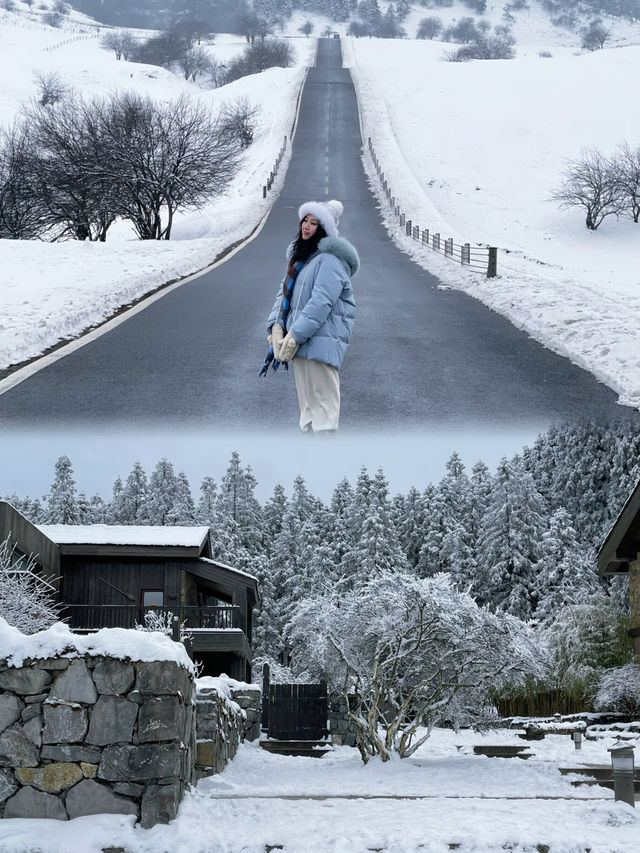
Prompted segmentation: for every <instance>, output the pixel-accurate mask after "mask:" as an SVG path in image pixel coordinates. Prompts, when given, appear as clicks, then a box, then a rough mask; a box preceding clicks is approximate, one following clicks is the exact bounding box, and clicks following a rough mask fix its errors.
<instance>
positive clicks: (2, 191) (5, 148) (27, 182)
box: [0, 122, 47, 240]
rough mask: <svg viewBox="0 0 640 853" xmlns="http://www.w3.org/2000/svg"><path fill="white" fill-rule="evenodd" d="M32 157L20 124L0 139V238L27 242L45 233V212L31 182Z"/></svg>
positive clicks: (29, 139) (26, 133)
mask: <svg viewBox="0 0 640 853" xmlns="http://www.w3.org/2000/svg"><path fill="white" fill-rule="evenodd" d="M34 156H35V151H34V147H33V140H32V137H31V134H30V133H29V130H28V128H27V126H26V124H25V123H24V122H16V123H15V124H14V125H13V127H12V128H11V129H10V130H8V131H5V132H4V133H3V134H2V136H1V137H0V238H4V239H11V240H31V239H34V238H35V237H39V236H41V234H42V233H43V232H44V231H45V230H46V227H47V226H46V211H45V210H44V206H43V205H42V203H41V201H40V197H39V194H38V192H37V189H36V187H35V186H34V182H33V168H32V166H33V159H34Z"/></svg>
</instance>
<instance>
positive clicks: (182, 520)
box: [169, 471, 196, 525]
mask: <svg viewBox="0 0 640 853" xmlns="http://www.w3.org/2000/svg"><path fill="white" fill-rule="evenodd" d="M195 517H196V506H195V503H194V502H193V495H192V494H191V486H190V484H189V480H188V479H187V475H186V474H185V473H184V471H179V472H178V474H177V476H176V499H175V503H174V506H173V509H172V511H171V512H170V513H169V524H180V525H190V524H193V523H194V522H195Z"/></svg>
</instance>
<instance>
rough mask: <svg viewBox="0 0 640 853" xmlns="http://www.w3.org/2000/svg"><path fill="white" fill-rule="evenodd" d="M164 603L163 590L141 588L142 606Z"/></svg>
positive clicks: (158, 605) (154, 605)
mask: <svg viewBox="0 0 640 853" xmlns="http://www.w3.org/2000/svg"><path fill="white" fill-rule="evenodd" d="M163 604H164V592H163V591H162V590H161V589H143V590H142V606H143V607H162V605H163Z"/></svg>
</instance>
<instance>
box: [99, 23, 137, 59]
mask: <svg viewBox="0 0 640 853" xmlns="http://www.w3.org/2000/svg"><path fill="white" fill-rule="evenodd" d="M101 44H102V47H104V48H107V50H112V51H113V52H114V53H115V55H116V59H124V60H125V61H126V60H128V59H129V58H130V57H131V56H132V54H133V52H134V50H135V49H136V47H137V46H138V42H137V41H136V40H135V38H134V37H133V36H132V35H131V33H130V32H128V30H111V32H108V33H105V35H104V36H103V37H102V42H101Z"/></svg>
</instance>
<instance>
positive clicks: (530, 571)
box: [472, 459, 545, 620]
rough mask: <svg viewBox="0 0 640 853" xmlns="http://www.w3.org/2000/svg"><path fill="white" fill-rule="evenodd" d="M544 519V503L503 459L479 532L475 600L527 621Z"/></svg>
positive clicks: (519, 469) (533, 605)
mask: <svg viewBox="0 0 640 853" xmlns="http://www.w3.org/2000/svg"><path fill="white" fill-rule="evenodd" d="M544 516H545V507H544V502H543V500H542V497H541V495H540V494H539V493H538V492H537V491H536V489H535V486H534V484H533V481H532V479H531V477H530V476H529V475H528V474H526V473H525V471H524V470H523V469H522V467H520V466H519V465H517V464H515V465H514V464H513V463H511V462H507V460H506V459H503V460H502V462H501V463H500V464H499V466H498V470H497V472H496V477H495V480H494V485H493V489H492V493H491V500H490V504H489V507H488V510H487V513H486V514H485V516H484V518H483V521H482V525H481V530H480V537H479V548H478V573H477V575H476V578H475V581H474V583H473V586H472V593H473V595H474V597H475V598H476V600H478V601H480V602H481V603H483V604H488V605H489V606H490V607H491V609H492V610H501V611H504V612H505V613H511V614H512V615H513V616H517V617H518V618H519V619H524V620H527V619H530V618H531V617H532V615H533V613H534V612H535V609H536V604H537V601H536V564H537V562H538V560H539V558H540V542H541V540H542V533H543V530H544V526H545V523H544Z"/></svg>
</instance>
